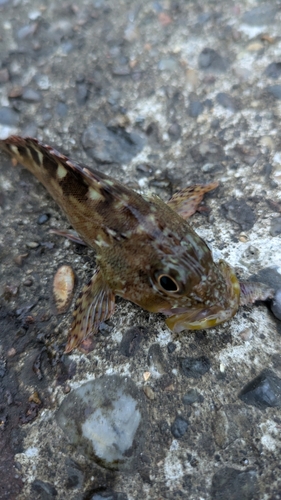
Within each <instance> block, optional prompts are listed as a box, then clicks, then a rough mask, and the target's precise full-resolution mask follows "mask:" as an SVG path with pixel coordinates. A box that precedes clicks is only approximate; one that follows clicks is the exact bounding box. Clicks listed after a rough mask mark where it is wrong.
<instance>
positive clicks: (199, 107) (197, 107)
mask: <svg viewBox="0 0 281 500" xmlns="http://www.w3.org/2000/svg"><path fill="white" fill-rule="evenodd" d="M203 111H204V106H203V104H202V103H201V102H200V101H191V102H190V103H189V106H188V108H187V114H188V115H189V116H191V117H192V118H197V117H198V116H199V115H201V113H203Z"/></svg>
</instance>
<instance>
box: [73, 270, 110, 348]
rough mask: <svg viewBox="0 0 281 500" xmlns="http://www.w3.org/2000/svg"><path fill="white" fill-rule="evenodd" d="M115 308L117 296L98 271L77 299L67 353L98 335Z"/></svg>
mask: <svg viewBox="0 0 281 500" xmlns="http://www.w3.org/2000/svg"><path fill="white" fill-rule="evenodd" d="M114 307H115V295H114V293H113V292H112V290H111V289H110V288H109V286H108V285H107V283H106V282H105V280H104V278H103V275H102V273H101V271H100V270H99V269H97V270H96V272H95V274H94V275H93V277H92V278H91V280H90V281H89V283H88V284H87V285H85V286H84V287H83V289H82V291H81V293H80V295H79V297H78V299H77V302H76V306H75V310H74V313H73V322H72V325H71V330H70V332H69V336H68V341H67V345H66V348H65V353H69V352H71V351H72V350H73V349H75V348H76V347H79V345H80V344H81V343H82V342H83V341H84V340H85V339H87V337H89V336H90V335H94V334H95V333H97V331H98V327H99V325H100V323H101V322H102V321H105V320H106V319H108V318H110V316H111V315H112V314H113V312H114Z"/></svg>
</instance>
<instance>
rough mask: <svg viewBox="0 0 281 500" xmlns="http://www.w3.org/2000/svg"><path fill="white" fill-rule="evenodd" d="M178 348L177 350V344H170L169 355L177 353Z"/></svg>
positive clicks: (168, 347) (168, 346)
mask: <svg viewBox="0 0 281 500" xmlns="http://www.w3.org/2000/svg"><path fill="white" fill-rule="evenodd" d="M176 348H177V344H175V343H174V342H169V343H168V345H167V349H168V353H169V354H172V353H173V352H175V350H176Z"/></svg>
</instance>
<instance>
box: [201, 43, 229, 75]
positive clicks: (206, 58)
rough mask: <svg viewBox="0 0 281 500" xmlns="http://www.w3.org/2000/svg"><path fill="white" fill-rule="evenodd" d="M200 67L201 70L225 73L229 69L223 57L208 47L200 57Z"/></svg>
mask: <svg viewBox="0 0 281 500" xmlns="http://www.w3.org/2000/svg"><path fill="white" fill-rule="evenodd" d="M198 65H199V68H200V69H204V70H211V71H218V72H224V71H226V69H227V63H226V61H225V60H224V59H223V57H222V56H221V55H220V54H218V52H216V51H215V50H214V49H210V48H208V47H206V48H205V49H203V50H202V52H201V54H200V55H199V59H198Z"/></svg>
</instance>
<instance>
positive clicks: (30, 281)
mask: <svg viewBox="0 0 281 500" xmlns="http://www.w3.org/2000/svg"><path fill="white" fill-rule="evenodd" d="M23 285H24V286H28V287H29V286H32V285H33V279H32V278H27V279H26V280H24V281H23Z"/></svg>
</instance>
